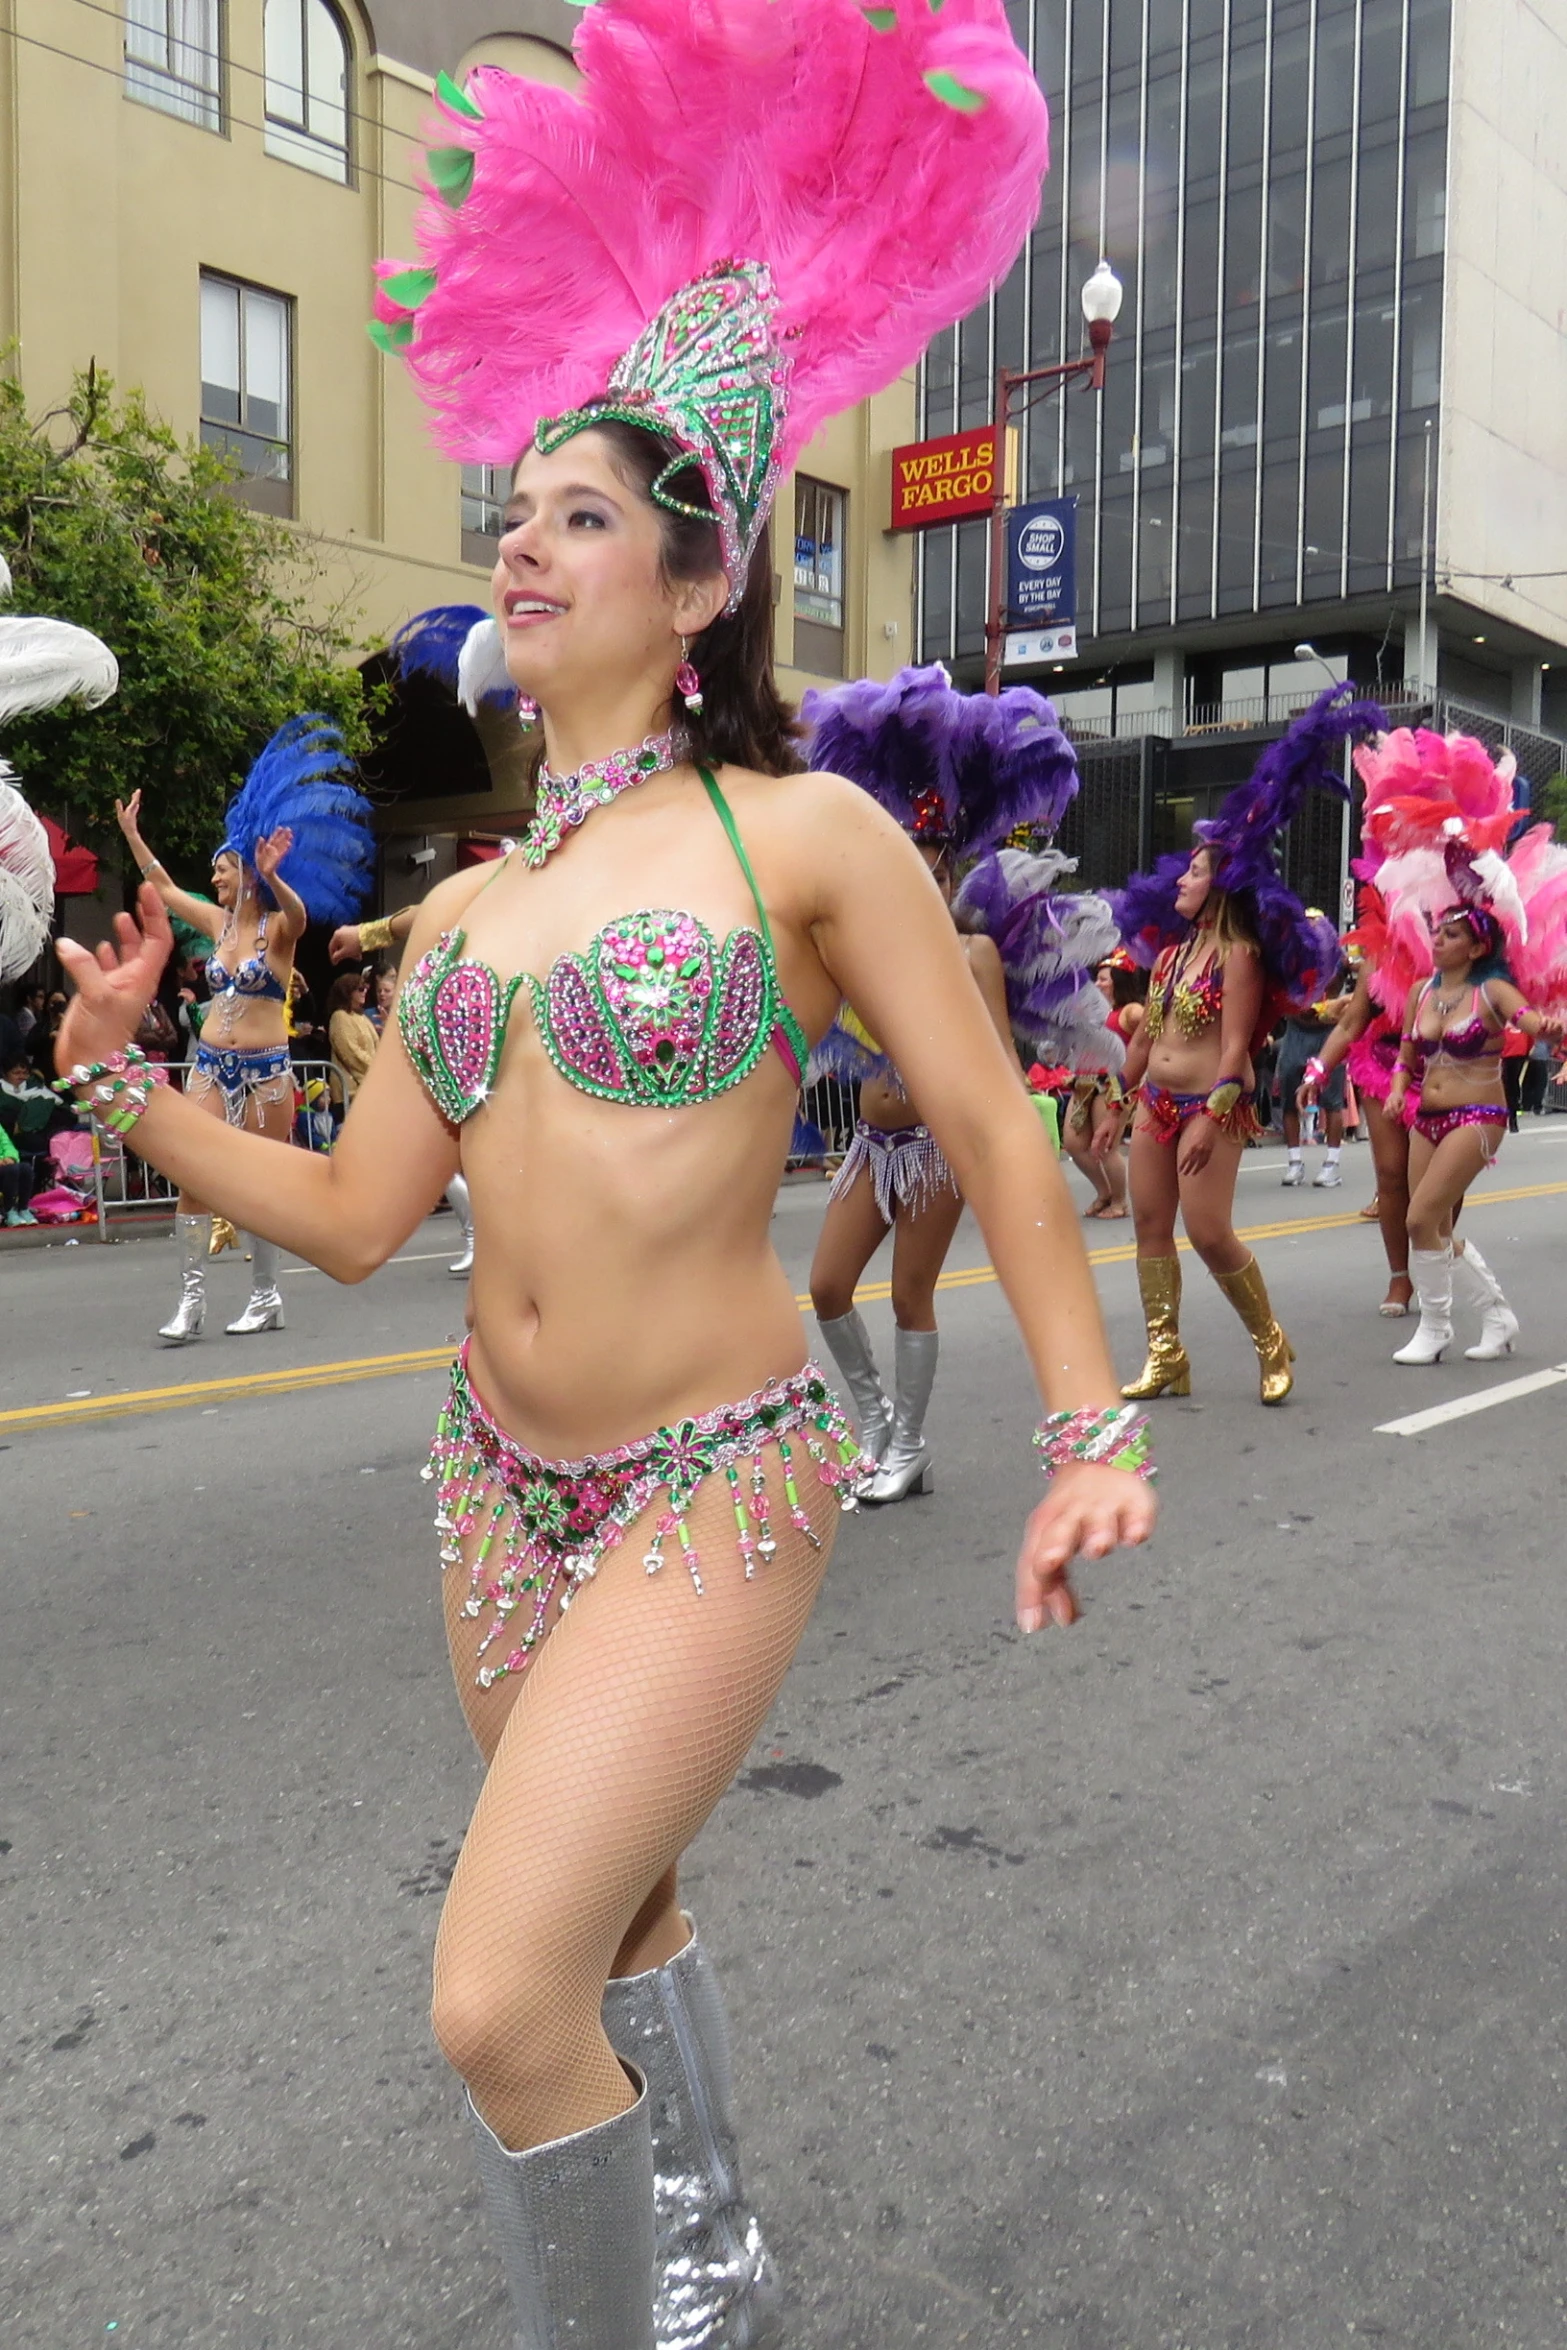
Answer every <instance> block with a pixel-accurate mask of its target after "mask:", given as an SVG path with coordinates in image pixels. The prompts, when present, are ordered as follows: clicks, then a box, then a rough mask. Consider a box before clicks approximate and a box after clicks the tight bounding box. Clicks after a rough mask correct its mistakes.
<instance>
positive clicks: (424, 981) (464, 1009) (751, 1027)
mask: <svg viewBox="0 0 1567 2350" xmlns="http://www.w3.org/2000/svg"><path fill="white" fill-rule="evenodd" d="M697 772H698V774H699V775H700V776H701V778H702V782H703V785H704V787H705V789H706V791H707V796H708V798H709V799H710V800H711V801H712V803H713V806H714V808H715V809H716V810H717V812H718V816H719V819H720V821H721V822H722V824H723V827H724V830H725V832H726V833H727V834H728V836H729V840H730V844H731V846H732V847H733V849H734V852H735V855H736V856H737V857H738V859H739V861H740V869H741V871H742V872H743V873H744V875H745V878H746V881H747V883H748V884H749V887H750V891H751V895H752V897H753V898H754V899H755V901H756V911H757V917H758V921H759V923H760V928H759V929H757V930H751V929H748V928H740V929H737V930H732V931H731V932H730V934H729V936H728V938H727V939H726V940H725V941H724V944H723V945H722V946H721V947H720V946H719V944H718V942H717V940H716V939H715V938H714V936H713V934H712V932H711V931H710V930H709V929H708V928H707V925H706V924H705V923H704V922H701V921H699V920H698V918H697V916H696V915H695V914H686V913H681V912H679V911H678V910H676V909H672V908H668V907H649V908H644V909H643V910H642V911H640V912H638V913H634V914H621V915H618V916H617V917H616V919H615V920H614V921H613V922H606V923H605V925H604V927H603V929H602V930H601V931H600V932H599V933H598V935H597V937H596V938H594V939H593V941H592V942H591V944H590V945H589V947H588V949H587V952H586V953H585V954H581V955H578V954H564V955H560V956H558V957H557V959H556V961H555V962H554V963H553V964H552V966H551V968H550V971H549V975H548V977H547V978H545V979H543V980H539V979H536V978H535V977H534V976H533V974H532V973H531V972H529V971H524V972H519V973H518V975H517V976H516V977H515V978H514V979H506V980H502V979H501V978H499V977H498V976H497V974H496V973H495V972H494V971H492V970H491V968H490V966H489V964H488V963H481V962H479V961H477V960H475V959H474V958H472V957H469V956H465V955H464V954H463V943H464V938H465V933H464V932H463V931H461V930H448V931H446V932H444V933H443V934H442V936H441V937H440V938H438V939H437V940H436V942H435V945H434V946H433V947H431V948H430V950H429V952H428V953H427V954H424V955H421V956H420V958H419V960H418V962H417V963H416V964H415V965H414V968H413V970H412V971H411V972H410V973H409V975H408V978H407V979H406V981H405V982H404V985H403V989H402V993H401V994H400V995H399V997H398V999H397V1024H398V1027H399V1029H400V1031H401V1033H402V1039H403V1043H404V1045H405V1047H406V1048H407V1052H408V1058H409V1059H410V1061H412V1063H413V1065H414V1068H415V1069H416V1070H417V1072H418V1074H419V1076H420V1078H421V1079H422V1081H423V1083H424V1086H425V1088H426V1090H427V1091H428V1093H429V1095H430V1098H431V1100H432V1101H433V1102H434V1103H435V1106H436V1108H437V1109H438V1110H439V1111H440V1112H441V1114H442V1116H443V1117H446V1118H449V1119H450V1120H451V1122H452V1124H453V1125H454V1126H461V1125H462V1124H463V1123H464V1122H465V1120H467V1119H469V1118H471V1117H472V1116H473V1114H474V1112H475V1111H476V1110H479V1109H482V1108H483V1106H484V1104H485V1102H486V1101H488V1099H489V1096H490V1091H491V1088H492V1087H493V1085H494V1083H495V1075H496V1071H497V1070H498V1069H499V1067H500V1061H501V1054H502V1053H503V1052H504V1050H505V1047H506V1029H507V1023H508V1021H509V1020H510V1017H511V1008H512V1005H513V1003H514V1002H515V1001H516V998H517V994H518V991H519V990H520V989H521V988H523V987H526V988H527V990H528V993H529V996H530V998H531V1000H532V1004H533V1016H534V1018H535V1020H536V1021H537V1023H538V1029H539V1036H540V1038H541V1040H542V1042H543V1045H544V1049H545V1051H546V1052H547V1053H548V1055H549V1057H550V1059H551V1061H552V1062H553V1063H554V1065H555V1067H556V1068H557V1069H558V1070H559V1072H560V1074H561V1076H562V1077H564V1078H565V1080H566V1082H567V1084H568V1085H574V1086H575V1087H576V1088H577V1090H578V1092H579V1093H590V1094H593V1095H595V1096H596V1097H597V1098H598V1099H599V1100H600V1101H608V1102H624V1103H626V1104H627V1105H628V1106H630V1107H635V1108H641V1109H661V1110H667V1109H678V1108H683V1107H687V1106H690V1105H694V1104H696V1103H699V1102H710V1101H715V1100H716V1099H717V1097H718V1096H719V1095H720V1094H721V1093H727V1092H728V1091H729V1089H730V1088H731V1086H735V1085H738V1084H740V1082H741V1081H742V1079H744V1078H746V1077H749V1076H750V1074H751V1071H752V1070H753V1069H754V1068H755V1067H756V1065H757V1063H758V1062H759V1061H760V1060H761V1058H762V1056H763V1054H764V1053H765V1052H766V1051H767V1050H768V1048H769V1046H771V1047H772V1048H773V1049H774V1050H776V1052H777V1053H778V1055H779V1058H780V1059H781V1060H782V1061H783V1064H784V1066H785V1068H786V1069H787V1070H788V1071H789V1074H790V1076H791V1077H792V1078H793V1079H794V1081H795V1083H796V1084H798V1083H799V1081H800V1077H801V1075H802V1073H803V1071H804V1068H805V1063H806V1059H807V1057H808V1054H809V1051H810V1046H809V1042H808V1040H807V1038H806V1035H805V1032H804V1030H803V1029H802V1028H801V1026H800V1023H799V1021H798V1020H797V1019H796V1018H795V1016H794V1014H793V1012H792V1011H791V1010H790V1009H789V1006H788V1004H787V1003H785V1001H784V997H783V990H782V988H781V987H780V985H779V981H778V964H777V958H776V956H775V955H774V952H773V934H772V930H771V927H770V925H769V923H768V920H767V909H766V907H765V906H764V905H763V903H762V893H761V891H760V890H759V889H758V887H757V885H756V876H755V874H754V873H753V872H752V870H751V862H750V859H749V858H748V857H747V855H746V853H745V848H744V845H743V844H742V842H741V839H740V834H739V832H738V830H737V828H736V825H735V820H734V817H733V815H732V814H731V813H730V808H729V803H728V801H727V800H726V799H725V798H724V795H723V793H722V792H721V791H720V790H719V788H718V785H717V783H716V782H715V781H714V779H713V777H712V776H711V775H710V774H709V773H708V771H707V769H706V768H705V767H701V768H699V769H698V770H697Z"/></svg>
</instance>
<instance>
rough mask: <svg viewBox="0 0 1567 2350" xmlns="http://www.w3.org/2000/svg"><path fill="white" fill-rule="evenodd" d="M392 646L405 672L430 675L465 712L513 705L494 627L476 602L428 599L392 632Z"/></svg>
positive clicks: (514, 694) (514, 692)
mask: <svg viewBox="0 0 1567 2350" xmlns="http://www.w3.org/2000/svg"><path fill="white" fill-rule="evenodd" d="M392 651H393V652H394V653H395V654H396V656H397V665H398V667H399V669H401V671H402V673H403V675H404V676H405V677H433V678H436V679H437V680H438V681H439V682H440V683H441V684H442V685H444V686H446V687H448V688H449V689H450V691H451V692H452V693H454V694H455V695H456V696H457V699H458V700H459V701H460V702H461V703H462V706H463V708H464V709H465V710H466V711H467V712H468V714H469V716H470V717H473V716H475V715H476V714H477V713H478V711H479V710H481V709H487V710H515V709H516V707H517V688H516V687H515V686H514V685H513V683H512V681H511V679H510V677H509V676H508V675H507V672H506V655H505V649H504V647H503V646H502V643H501V634H500V629H499V628H498V626H497V625H496V621H495V618H494V615H493V614H492V613H489V612H486V611H485V609H484V607H483V605H482V604H433V605H432V606H431V607H430V609H429V611H428V612H416V613H415V614H414V616H413V618H412V620H408V621H405V622H404V624H403V626H402V627H401V628H400V629H399V630H398V632H397V634H396V635H395V636H394V637H393V639H392Z"/></svg>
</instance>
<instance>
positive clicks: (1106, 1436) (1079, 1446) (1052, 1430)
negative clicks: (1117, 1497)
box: [1034, 1404, 1159, 1478]
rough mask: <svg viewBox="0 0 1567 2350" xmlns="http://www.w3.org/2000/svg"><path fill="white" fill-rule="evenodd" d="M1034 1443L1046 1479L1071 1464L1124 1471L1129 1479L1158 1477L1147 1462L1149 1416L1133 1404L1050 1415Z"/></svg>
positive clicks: (1151, 1464)
mask: <svg viewBox="0 0 1567 2350" xmlns="http://www.w3.org/2000/svg"><path fill="white" fill-rule="evenodd" d="M1034 1442H1035V1444H1037V1445H1038V1447H1039V1450H1040V1452H1041V1454H1042V1455H1043V1456H1044V1463H1045V1475H1046V1476H1047V1477H1053V1476H1054V1475H1055V1473H1056V1471H1057V1469H1067V1468H1070V1467H1071V1466H1072V1464H1073V1462H1074V1461H1091V1462H1093V1463H1094V1464H1095V1465H1096V1466H1097V1467H1100V1468H1105V1469H1124V1470H1125V1471H1126V1472H1127V1474H1128V1475H1129V1476H1132V1477H1144V1478H1152V1477H1156V1476H1157V1475H1158V1473H1159V1472H1158V1470H1157V1469H1156V1468H1155V1467H1154V1465H1153V1463H1152V1461H1151V1460H1150V1459H1149V1458H1148V1415H1147V1413H1146V1412H1140V1411H1138V1410H1137V1409H1136V1408H1135V1406H1134V1405H1132V1404H1112V1405H1110V1406H1108V1407H1107V1408H1106V1409H1105V1410H1104V1411H1097V1412H1096V1411H1082V1412H1052V1413H1051V1414H1050V1415H1049V1417H1048V1419H1046V1420H1044V1421H1042V1422H1041V1424H1040V1426H1039V1427H1038V1428H1037V1429H1036V1431H1035V1433H1034Z"/></svg>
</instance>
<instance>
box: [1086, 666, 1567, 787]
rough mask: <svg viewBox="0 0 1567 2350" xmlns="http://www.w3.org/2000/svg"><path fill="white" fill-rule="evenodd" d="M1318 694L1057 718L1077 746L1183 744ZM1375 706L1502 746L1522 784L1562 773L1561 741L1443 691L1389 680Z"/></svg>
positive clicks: (1273, 716) (1398, 722) (1286, 716)
mask: <svg viewBox="0 0 1567 2350" xmlns="http://www.w3.org/2000/svg"><path fill="white" fill-rule="evenodd" d="M1320 691H1321V688H1320V687H1318V686H1313V687H1306V688H1304V689H1302V690H1299V691H1296V690H1291V691H1290V692H1289V693H1287V694H1265V695H1257V696H1255V697H1253V698H1252V699H1251V700H1247V701H1234V702H1220V703H1200V702H1199V703H1192V704H1190V705H1189V706H1188V707H1186V708H1184V709H1181V710H1169V709H1165V710H1118V711H1116V712H1115V713H1114V715H1113V716H1110V715H1105V716H1094V717H1079V716H1074V715H1072V714H1071V713H1070V712H1069V713H1067V714H1066V715H1065V716H1063V718H1062V721H1061V723H1062V726H1063V728H1064V729H1065V731H1066V733H1067V734H1068V735H1069V736H1070V737H1071V739H1072V741H1073V742H1075V743H1082V744H1085V745H1086V744H1089V743H1103V742H1127V741H1131V740H1133V739H1135V738H1136V737H1138V736H1141V735H1162V736H1163V737H1164V738H1165V740H1166V741H1185V742H1190V741H1191V740H1192V739H1193V738H1194V737H1199V736H1204V735H1206V736H1211V737H1215V738H1217V737H1221V736H1224V735H1242V734H1260V733H1264V732H1267V731H1270V730H1271V729H1273V728H1275V727H1281V726H1287V725H1288V724H1289V722H1290V720H1291V719H1292V718H1296V717H1298V716H1299V714H1300V712H1301V711H1302V710H1305V709H1308V708H1309V707H1310V705H1311V704H1312V703H1313V702H1314V701H1315V700H1316V698H1317V694H1318V693H1319V692H1320ZM1370 698H1375V697H1374V696H1373V697H1370ZM1382 707H1383V708H1384V709H1385V710H1386V712H1387V714H1388V717H1389V719H1390V720H1391V721H1392V723H1393V725H1394V726H1431V727H1434V728H1435V729H1436V731H1437V732H1438V733H1439V734H1472V735H1474V736H1475V737H1476V738H1477V739H1478V740H1479V741H1481V742H1483V743H1485V744H1487V745H1488V746H1489V747H1490V749H1491V750H1492V751H1501V750H1510V751H1511V752H1512V753H1513V756H1514V757H1515V758H1516V760H1517V761H1518V772H1519V775H1520V777H1521V778H1522V779H1523V781H1524V782H1525V783H1527V784H1530V785H1535V786H1537V785H1539V784H1542V783H1547V782H1549V780H1550V779H1551V777H1552V776H1553V775H1560V774H1562V773H1564V772H1567V742H1564V741H1563V740H1562V738H1561V737H1560V736H1559V735H1554V734H1547V733H1546V732H1545V731H1544V729H1543V728H1541V727H1538V726H1525V725H1522V724H1520V723H1519V721H1518V720H1516V719H1512V718H1502V717H1499V716H1497V715H1496V713H1495V712H1494V711H1490V710H1480V709H1477V708H1476V707H1475V706H1474V705H1473V704H1472V703H1469V702H1459V701H1455V700H1454V699H1453V698H1452V696H1451V695H1449V694H1433V695H1428V696H1426V697H1425V698H1423V699H1420V698H1417V697H1416V696H1414V695H1413V694H1411V693H1410V691H1409V689H1408V687H1407V686H1406V685H1403V684H1398V685H1391V686H1389V687H1387V688H1386V689H1385V690H1384V694H1383V698H1382Z"/></svg>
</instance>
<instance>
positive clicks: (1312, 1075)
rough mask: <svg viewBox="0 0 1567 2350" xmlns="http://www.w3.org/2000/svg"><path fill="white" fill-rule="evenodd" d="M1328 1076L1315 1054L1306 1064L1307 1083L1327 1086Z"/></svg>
mask: <svg viewBox="0 0 1567 2350" xmlns="http://www.w3.org/2000/svg"><path fill="white" fill-rule="evenodd" d="M1327 1075H1328V1073H1327V1071H1326V1069H1325V1068H1324V1067H1323V1066H1322V1063H1321V1061H1320V1060H1319V1059H1318V1057H1317V1055H1316V1054H1315V1053H1313V1054H1312V1056H1311V1058H1310V1060H1309V1061H1308V1062H1307V1063H1306V1083H1307V1084H1308V1085H1325V1084H1326V1083H1327Z"/></svg>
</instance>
